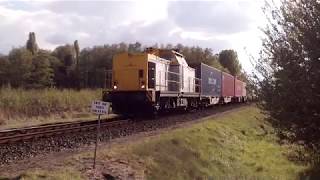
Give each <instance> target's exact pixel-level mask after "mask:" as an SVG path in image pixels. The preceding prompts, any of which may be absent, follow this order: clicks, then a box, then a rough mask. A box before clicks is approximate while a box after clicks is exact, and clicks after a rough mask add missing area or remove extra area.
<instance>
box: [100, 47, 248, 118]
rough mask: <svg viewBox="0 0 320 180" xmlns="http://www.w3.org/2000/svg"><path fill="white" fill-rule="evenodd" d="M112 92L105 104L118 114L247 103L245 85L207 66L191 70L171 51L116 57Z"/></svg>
mask: <svg viewBox="0 0 320 180" xmlns="http://www.w3.org/2000/svg"><path fill="white" fill-rule="evenodd" d="M111 74H112V75H111V76H109V78H108V79H107V81H108V83H107V84H109V86H110V88H109V89H107V90H105V91H104V92H103V100H104V101H107V102H111V104H112V110H113V111H114V112H115V113H119V114H137V113H156V112H159V111H167V110H170V109H171V110H172V109H178V108H180V109H186V110H187V109H196V108H199V107H205V106H210V105H214V104H218V103H222V104H225V103H231V102H245V101H246V84H245V83H244V82H242V81H240V80H238V79H237V78H235V77H234V76H232V75H230V74H228V73H225V72H222V71H220V70H218V69H215V68H213V67H210V66H208V65H206V64H203V63H201V64H198V65H194V66H192V67H191V66H189V65H188V64H187V62H186V60H185V58H184V56H183V55H182V54H180V53H179V52H177V51H175V50H171V49H154V48H147V49H146V50H145V51H144V52H142V53H128V52H123V53H119V54H117V55H115V56H114V57H113V65H112V71H111Z"/></svg>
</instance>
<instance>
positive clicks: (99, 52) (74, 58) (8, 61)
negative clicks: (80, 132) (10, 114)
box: [0, 32, 246, 88]
mask: <svg viewBox="0 0 320 180" xmlns="http://www.w3.org/2000/svg"><path fill="white" fill-rule="evenodd" d="M146 47H147V46H143V45H142V44H141V43H139V42H136V43H131V44H130V43H129V44H127V43H118V44H111V45H109V44H105V45H102V46H94V47H88V48H83V49H81V50H80V47H79V43H78V41H75V42H74V44H66V45H61V46H58V47H56V48H55V49H54V50H53V51H49V50H44V49H41V48H39V47H38V45H37V42H36V35H35V33H34V32H30V33H29V38H28V40H27V42H26V45H25V46H23V47H19V48H13V49H12V50H11V51H10V52H9V53H8V55H0V86H11V87H13V88H20V87H21V88H47V87H57V88H103V87H105V80H106V79H105V78H106V73H108V72H107V70H108V69H111V68H112V58H113V56H114V55H115V54H116V53H119V52H125V51H128V52H131V53H134V52H142V51H144V49H145V48H146ZM153 47H154V48H166V49H176V50H177V51H179V52H181V53H182V54H184V55H185V57H186V60H187V62H188V63H189V64H195V63H200V62H203V63H206V64H208V65H210V66H213V67H216V68H218V69H221V70H223V71H226V72H229V73H231V74H233V75H236V76H239V77H240V78H241V79H243V80H245V79H246V75H245V73H244V72H242V68H241V65H240V63H239V60H238V57H237V53H236V51H234V50H223V51H221V52H220V53H219V54H214V53H213V50H212V49H210V48H201V47H189V46H184V45H182V44H177V45H171V44H167V45H160V46H159V45H157V44H155V45H153Z"/></svg>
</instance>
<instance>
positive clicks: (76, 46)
mask: <svg viewBox="0 0 320 180" xmlns="http://www.w3.org/2000/svg"><path fill="white" fill-rule="evenodd" d="M74 50H75V54H76V66H78V65H79V53H80V48H79V43H78V40H75V41H74Z"/></svg>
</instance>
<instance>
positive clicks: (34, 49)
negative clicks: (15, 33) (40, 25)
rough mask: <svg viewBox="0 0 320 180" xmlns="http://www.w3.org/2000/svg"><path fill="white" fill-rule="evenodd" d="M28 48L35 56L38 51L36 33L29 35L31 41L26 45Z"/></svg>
mask: <svg viewBox="0 0 320 180" xmlns="http://www.w3.org/2000/svg"><path fill="white" fill-rule="evenodd" d="M26 48H27V49H28V50H29V51H30V52H31V53H32V54H33V55H35V54H36V53H37V51H38V45H37V42H36V35H35V33H34V32H30V33H29V39H28V41H27V44H26Z"/></svg>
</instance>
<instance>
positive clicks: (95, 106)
mask: <svg viewBox="0 0 320 180" xmlns="http://www.w3.org/2000/svg"><path fill="white" fill-rule="evenodd" d="M109 106H110V103H108V102H104V101H97V100H96V101H93V102H92V104H91V111H92V112H93V113H95V114H100V115H101V114H108V112H109V111H108V110H109Z"/></svg>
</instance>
